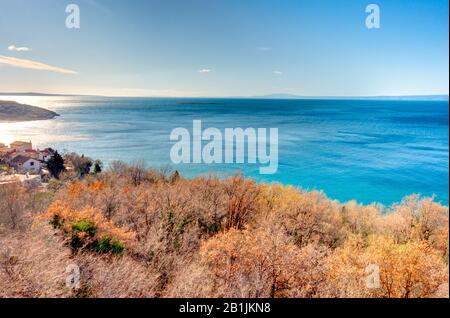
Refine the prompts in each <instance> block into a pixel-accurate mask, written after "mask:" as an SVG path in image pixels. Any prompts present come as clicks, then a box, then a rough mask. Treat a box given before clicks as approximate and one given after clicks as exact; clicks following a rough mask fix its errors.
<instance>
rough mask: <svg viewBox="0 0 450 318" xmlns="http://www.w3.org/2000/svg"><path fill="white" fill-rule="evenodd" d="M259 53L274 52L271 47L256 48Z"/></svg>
mask: <svg viewBox="0 0 450 318" xmlns="http://www.w3.org/2000/svg"><path fill="white" fill-rule="evenodd" d="M256 49H257V50H258V51H263V52H267V51H272V48H271V47H267V46H260V47H257V48H256Z"/></svg>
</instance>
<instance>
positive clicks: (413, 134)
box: [0, 96, 449, 205]
mask: <svg viewBox="0 0 450 318" xmlns="http://www.w3.org/2000/svg"><path fill="white" fill-rule="evenodd" d="M0 99H11V100H16V101H18V102H22V103H27V104H31V105H36V106H42V107H46V108H48V109H51V110H54V111H56V112H58V113H59V114H61V116H60V117H58V118H56V119H54V120H49V121H37V122H27V123H11V124H9V123H8V124H5V123H0V142H4V143H9V142H11V141H13V140H15V139H25V140H28V139H30V140H32V141H33V143H34V144H35V145H36V146H37V147H54V148H56V149H59V150H61V151H62V150H66V151H76V152H78V153H84V154H85V155H88V156H90V157H92V158H99V159H101V160H102V161H103V162H104V163H106V164H107V163H109V162H111V161H112V160H124V161H127V162H131V161H135V160H140V159H144V160H145V161H146V163H147V164H148V165H149V166H152V167H156V168H159V167H160V166H162V165H165V164H171V161H170V149H171V147H172V145H173V144H174V142H171V141H170V140H169V136H170V133H171V131H172V129H174V128H176V127H185V128H187V129H189V130H190V131H191V130H192V121H193V120H196V119H200V120H202V126H203V128H207V127H217V128H219V129H221V130H222V132H223V130H224V129H225V128H235V127H241V128H248V127H253V128H264V127H265V128H270V127H275V128H278V130H279V168H278V172H277V173H276V174H274V175H259V171H258V169H259V165H249V164H233V165H230V164H228V165H227V164H221V165H218V164H214V165H204V164H200V165H194V164H193V165H176V166H175V165H173V164H172V167H173V168H176V169H178V170H179V171H180V172H182V173H183V174H184V175H186V176H188V177H192V176H195V175H199V174H206V173H208V172H211V171H214V172H216V173H218V174H225V173H227V172H228V173H233V172H234V171H236V170H241V171H242V172H243V173H244V174H245V175H246V176H250V177H254V178H255V179H257V180H258V181H269V182H271V181H276V182H281V183H284V184H293V185H296V186H301V187H302V188H304V189H318V190H323V191H324V192H325V193H326V194H327V195H328V197H330V198H332V199H337V200H340V201H347V200H351V199H356V200H357V201H359V202H361V203H371V202H374V201H377V202H381V203H383V204H385V205H389V204H392V203H394V202H398V201H400V200H401V199H402V198H403V197H404V196H406V195H409V194H412V193H420V194H422V195H425V196H431V195H433V194H435V195H436V199H437V201H440V202H442V203H443V204H445V205H448V198H449V180H448V178H449V132H448V123H449V121H448V102H438V101H432V102H423V101H361V100H260V99H254V100H252V99H144V98H97V97H95V98H94V97H13V96H10V97H5V96H3V97H1V98H0ZM180 102H191V103H189V104H185V103H181V104H180ZM197 102H198V103H197ZM208 103H209V104H208Z"/></svg>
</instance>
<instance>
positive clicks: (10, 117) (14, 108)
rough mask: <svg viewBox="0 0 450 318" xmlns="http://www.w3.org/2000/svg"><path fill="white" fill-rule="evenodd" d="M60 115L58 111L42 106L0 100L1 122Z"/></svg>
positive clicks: (40, 118) (46, 118) (41, 118)
mask: <svg viewBox="0 0 450 318" xmlns="http://www.w3.org/2000/svg"><path fill="white" fill-rule="evenodd" d="M58 116H60V115H59V114H58V113H56V112H53V111H51V110H48V109H45V108H42V107H37V106H32V105H27V104H21V103H18V102H15V101H5V100H0V123H17V122H27V121H36V120H49V119H54V118H55V117H58Z"/></svg>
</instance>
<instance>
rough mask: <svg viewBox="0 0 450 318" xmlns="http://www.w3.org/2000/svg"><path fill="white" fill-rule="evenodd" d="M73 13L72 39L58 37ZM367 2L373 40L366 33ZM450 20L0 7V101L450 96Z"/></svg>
mask: <svg viewBox="0 0 450 318" xmlns="http://www.w3.org/2000/svg"><path fill="white" fill-rule="evenodd" d="M70 3H76V4H78V5H79V7H80V10H81V28H80V29H78V30H75V29H67V28H66V27H65V20H66V16H67V13H65V8H66V5H68V4H70ZM369 3H376V4H378V5H379V7H380V9H381V28H380V29H367V28H366V26H365V19H366V16H367V13H366V12H365V8H366V6H367V5H368V4H369ZM448 10H449V8H448V1H444V0H383V1H377V2H371V1H370V0H367V1H361V0H333V1H331V0H320V1H317V0H304V1H301V0H297V1H288V0H277V1H275V0H270V1H268V0H146V1H144V0H142V1H141V0H132V1H123V0H72V1H61V0H40V1H36V0H0V91H3V92H10V91H15V92H26V91H38V92H48V93H77V94H99V95H120V96H124V95H127V96H129V95H131V96H253V95H264V94H271V93H289V94H298V95H306V96H376V95H420V94H448V86H449V73H448V67H449V65H448V59H449V42H448V36H449V35H448V17H449V16H448V12H449V11H448ZM27 48H28V50H27ZM37 63H41V64H37Z"/></svg>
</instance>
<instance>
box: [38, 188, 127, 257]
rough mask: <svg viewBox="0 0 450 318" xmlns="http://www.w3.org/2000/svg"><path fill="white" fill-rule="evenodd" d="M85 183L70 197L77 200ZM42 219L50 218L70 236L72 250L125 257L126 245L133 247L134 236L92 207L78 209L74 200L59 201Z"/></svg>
mask: <svg viewBox="0 0 450 318" xmlns="http://www.w3.org/2000/svg"><path fill="white" fill-rule="evenodd" d="M80 187H82V185H81V184H72V185H71V186H70V187H69V192H70V196H71V197H72V199H75V198H76V197H77V196H78V195H79V194H78V192H79V190H80ZM40 218H44V219H47V220H48V221H49V222H50V224H52V225H53V226H54V228H56V229H60V230H62V232H63V233H64V234H65V235H66V236H67V237H68V239H69V245H70V247H71V248H72V249H73V250H74V251H75V252H76V251H96V252H98V253H114V254H121V253H122V252H123V250H124V245H125V244H131V243H132V242H133V240H134V233H132V232H129V231H126V230H124V229H123V228H120V227H117V226H116V225H115V224H114V223H113V222H112V221H111V220H107V219H106V218H105V217H104V216H103V215H102V214H101V212H100V211H99V210H97V209H95V208H92V207H85V208H81V209H75V208H73V206H72V201H71V200H69V201H67V202H61V201H55V202H54V203H53V204H51V205H50V207H49V209H48V211H47V213H45V214H44V215H42V216H41V217H40Z"/></svg>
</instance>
